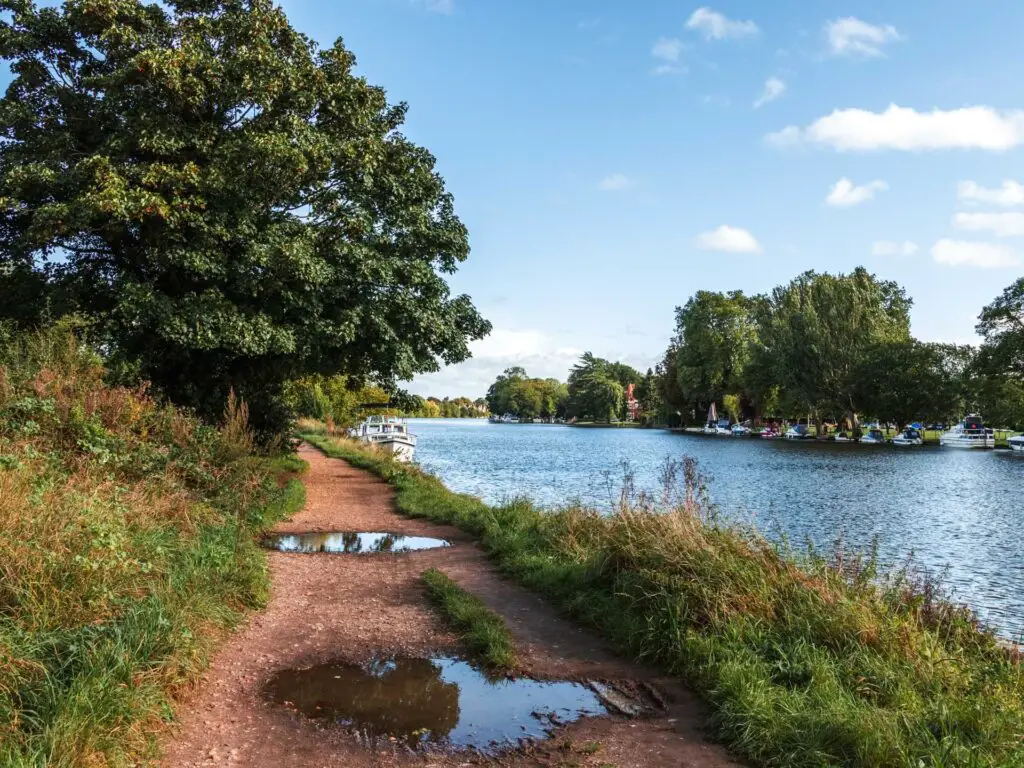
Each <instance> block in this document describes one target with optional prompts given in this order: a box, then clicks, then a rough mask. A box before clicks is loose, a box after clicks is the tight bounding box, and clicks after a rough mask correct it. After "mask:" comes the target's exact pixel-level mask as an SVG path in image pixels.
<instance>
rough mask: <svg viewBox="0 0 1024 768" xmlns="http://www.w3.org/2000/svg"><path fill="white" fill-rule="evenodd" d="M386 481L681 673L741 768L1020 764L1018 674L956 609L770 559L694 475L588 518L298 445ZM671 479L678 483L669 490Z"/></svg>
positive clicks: (835, 572) (357, 451)
mask: <svg viewBox="0 0 1024 768" xmlns="http://www.w3.org/2000/svg"><path fill="white" fill-rule="evenodd" d="M308 439H309V440H310V442H312V443H314V444H316V445H318V446H320V447H321V448H322V449H323V450H325V451H326V452H327V453H328V454H329V455H332V456H336V457H340V458H344V459H346V460H348V461H349V462H351V463H352V464H354V465H355V466H358V467H361V468H364V469H367V470H370V471H372V472H375V473H376V474H378V475H380V476H381V477H383V478H384V479H385V480H387V481H388V482H389V483H391V484H392V485H393V486H394V488H395V490H396V504H397V507H398V509H399V510H400V511H401V512H402V513H404V514H407V515H410V516H413V517H423V518H427V519H430V520H434V521H436V522H439V523H444V524H452V525H456V526H458V527H459V528H461V529H462V530H464V531H466V532H468V533H470V534H472V535H474V536H475V537H477V538H478V539H479V540H480V541H481V543H482V546H483V547H484V548H485V549H486V550H487V551H488V553H489V554H490V555H491V556H492V557H493V558H494V560H495V561H496V563H497V564H498V565H499V567H501V568H502V569H503V570H504V571H505V572H506V573H507V574H509V575H510V576H512V577H514V578H515V579H517V580H518V581H519V582H520V583H522V584H524V585H526V586H527V587H530V588H532V589H534V590H536V591H537V592H539V593H540V594H542V595H544V596H545V597H547V598H548V599H549V600H551V601H552V602H553V603H554V604H555V605H557V606H558V607H559V608H561V609H562V610H563V611H564V612H566V613H567V614H569V615H571V616H573V617H575V618H576V619H577V620H578V621H579V622H580V623H582V624H584V625H585V626H588V627H590V628H591V629H593V630H595V631H597V632H599V633H600V634H602V635H604V636H605V637H607V638H608V639H610V640H611V641H612V642H613V643H615V644H616V645H617V646H618V647H619V649H620V650H622V651H623V652H624V653H627V654H629V655H631V656H632V657H634V658H636V659H638V660H641V661H644V662H647V663H650V664H654V665H657V666H658V667H660V668H661V669H662V670H664V671H665V672H667V673H670V674H674V675H678V676H680V677H682V678H684V679H686V680H687V681H688V682H689V683H690V684H691V685H692V686H693V687H695V688H696V689H697V690H698V691H700V692H701V693H702V695H703V696H704V698H705V699H706V700H707V701H708V702H709V704H710V707H711V712H712V726H713V728H714V730H715V732H716V733H717V735H718V737H719V738H720V739H721V740H722V741H724V742H725V743H727V744H728V745H729V746H730V747H731V748H732V749H733V750H734V751H735V752H736V753H737V754H738V755H740V756H742V757H743V758H745V759H746V760H748V761H749V762H751V763H753V764H755V765H762V766H795V767H799V768H804V767H808V768H810V767H813V768H825V767H826V766H849V767H850V768H868V767H870V768H890V767H891V768H897V767H899V768H903V767H904V766H914V767H916V768H939V767H940V766H969V767H981V766H993V767H995V766H1000V767H1003V766H1021V765H1024V669H1022V665H1021V658H1020V654H1019V653H1017V652H1015V651H1008V650H1007V649H1006V648H1004V647H1002V646H1001V645H1000V644H999V642H998V641H997V638H996V637H995V636H994V635H993V634H992V633H991V632H989V631H986V630H985V629H984V628H982V627H981V626H979V624H978V623H977V621H976V620H975V619H974V617H973V615H972V614H971V613H970V612H969V611H967V610H966V609H963V608H958V607H955V606H953V605H950V604H949V603H947V602H944V601H943V600H942V599H941V597H940V595H939V593H938V592H937V591H936V589H935V586H934V585H933V584H929V583H927V582H923V581H919V580H916V579H915V578H913V577H912V575H910V574H907V573H897V574H891V575H888V576H886V575H882V574H879V573H877V572H876V570H875V567H874V564H873V563H872V562H871V561H870V559H865V558H860V557H854V556H850V555H849V554H845V555H844V553H842V552H835V553H833V554H832V555H830V556H829V557H827V558H826V557H822V556H819V555H814V554H806V555H799V554H796V553H793V552H788V551H783V550H781V549H779V548H777V547H775V546H773V545H771V544H770V543H768V542H767V541H765V540H764V539H763V538H761V537H760V536H759V535H757V534H756V533H755V532H752V531H748V530H743V529H738V528H734V527H730V526H728V525H726V524H724V523H721V522H720V521H719V520H718V518H717V517H716V516H715V515H714V512H713V510H712V509H711V508H710V506H709V505H708V504H707V500H706V496H705V494H704V493H703V492H702V488H701V481H700V477H699V473H698V472H697V471H696V468H695V467H694V466H693V464H692V463H689V462H687V463H684V464H682V465H669V466H667V467H666V476H667V478H666V479H667V482H666V494H665V496H664V497H663V498H661V499H659V500H657V503H654V502H652V501H651V500H650V499H645V498H642V497H639V498H638V497H635V496H633V495H632V494H629V493H626V494H624V496H623V499H622V502H621V503H620V505H619V506H618V508H617V509H616V510H615V511H614V512H613V513H612V514H609V515H602V514H599V513H597V512H595V511H592V510H587V509H584V508H580V507H569V508H565V509H562V510H559V511H555V512H542V511H540V510H538V509H537V508H536V507H534V506H533V505H531V504H530V503H529V502H527V501H525V500H518V501H514V502H511V503H508V504H506V505H503V506H499V507H491V506H488V505H486V504H484V503H483V502H482V501H480V500H479V499H476V498H473V497H470V496H465V495H460V494H455V493H452V492H450V491H449V490H448V489H446V488H445V487H444V485H443V484H442V483H441V482H440V481H439V480H438V479H437V478H435V477H432V476H430V475H428V474H426V473H424V472H422V471H420V470H419V469H417V468H416V467H410V466H403V465H399V464H396V463H395V462H392V461H391V460H389V459H388V458H387V457H385V456H383V455H380V454H377V453H375V452H371V451H367V450H364V449H362V448H361V447H360V446H358V445H357V444H355V443H353V442H351V441H345V440H333V439H330V438H325V437H323V436H316V435H310V436H309V437H308ZM673 475H674V480H675V481H677V482H673Z"/></svg>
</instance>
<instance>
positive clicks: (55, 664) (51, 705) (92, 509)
mask: <svg viewBox="0 0 1024 768" xmlns="http://www.w3.org/2000/svg"><path fill="white" fill-rule="evenodd" d="M4 341H5V342H6V343H4V344H0V553H2V556H0V766H4V767H5V768H7V766H11V767H12V768H13V767H14V766H26V767H27V766H34V767H38V766H44V765H46V766H67V767H69V768H70V767H72V766H75V767H77V766H89V767H90V768H92V767H93V766H128V765H138V764H140V762H141V761H142V760H143V759H145V758H147V757H152V756H153V755H154V753H155V734H156V733H157V732H158V731H160V730H161V729H162V727H163V723H164V721H166V720H167V719H169V718H170V717H171V716H172V708H171V705H172V696H173V693H174V692H175V691H177V690H179V689H181V688H182V687H183V686H186V685H188V684H190V682H192V681H193V680H195V678H196V677H197V675H198V672H199V671H200V670H201V669H202V667H203V666H204V665H205V663H206V661H207V659H208V658H209V656H210V654H211V653H212V651H213V649H214V647H215V646H216V644H217V642H218V640H220V639H221V638H222V637H223V636H224V635H225V633H226V632H227V631H228V630H229V629H230V628H231V627H233V626H234V625H235V624H237V622H238V621H239V620H240V619H241V618H242V617H243V615H244V613H245V611H246V610H248V609H252V608H256V607H258V606H260V605H262V604H263V602H264V601H265V600H266V598H267V596H268V593H269V580H268V573H267V567H266V558H265V556H264V554H263V552H262V551H261V550H260V549H259V548H258V547H257V545H256V543H255V535H256V533H257V532H258V531H259V530H260V529H261V528H262V527H264V526H266V525H270V524H272V523H273V522H274V521H276V520H278V519H280V518H281V517H282V516H285V515H287V514H290V513H291V512H293V511H295V510H297V509H299V508H300V507H301V506H302V503H303V501H304V489H303V486H302V485H301V483H299V482H298V481H297V480H295V479H294V477H293V475H294V474H295V473H296V472H298V471H300V470H301V469H302V463H297V460H296V459H294V458H287V457H283V458H281V459H276V460H274V459H268V458H258V457H253V456H250V455H248V453H249V450H250V448H251V446H250V445H248V437H247V426H246V425H245V424H244V423H243V422H242V420H241V418H240V416H241V414H240V412H236V413H234V414H233V415H232V416H231V417H230V418H228V419H227V420H226V425H225V427H223V428H222V429H219V430H218V429H215V428H212V427H208V426H204V425H202V424H200V423H199V422H198V421H196V420H195V419H193V418H191V417H190V416H188V415H186V414H183V413H181V412H179V411H176V410H174V409H172V408H169V407H166V406H163V405H160V404H159V403H157V402H155V401H154V400H152V399H151V398H149V397H148V396H147V394H146V393H145V391H144V390H126V389H120V388H115V387H108V386H107V385H106V384H105V383H104V381H103V371H102V369H101V368H100V367H99V365H98V364H97V361H96V360H95V358H93V357H92V356H91V355H90V354H89V353H88V352H86V351H84V350H83V349H81V348H79V347H78V345H77V344H76V342H75V341H74V339H73V338H72V337H71V336H70V335H69V334H66V333H61V332H58V331H52V332H48V333H44V334H39V335H29V336H22V337H17V338H14V339H11V338H8V339H5V340H4Z"/></svg>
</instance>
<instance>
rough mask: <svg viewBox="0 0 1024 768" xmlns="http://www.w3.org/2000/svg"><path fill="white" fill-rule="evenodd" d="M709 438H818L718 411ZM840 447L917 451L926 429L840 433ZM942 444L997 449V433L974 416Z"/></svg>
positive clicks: (801, 429)
mask: <svg viewBox="0 0 1024 768" xmlns="http://www.w3.org/2000/svg"><path fill="white" fill-rule="evenodd" d="M702 431H703V432H704V434H707V435H719V436H725V437H759V438H761V439H762V440H813V439H815V438H814V436H813V435H812V434H811V433H810V432H809V430H808V428H807V426H806V425H804V424H797V425H795V426H792V427H789V428H788V429H787V430H786V431H785V432H783V431H782V430H781V429H779V428H777V427H775V426H767V427H764V428H763V429H761V430H760V431H755V430H754V429H752V428H751V427H750V426H748V425H746V424H730V423H729V420H728V419H718V418H717V417H716V413H715V407H714V406H712V407H711V409H710V410H709V412H708V423H707V425H706V426H705V427H704V429H703V430H702ZM827 439H829V440H831V441H833V442H836V443H860V444H862V445H885V444H890V445H895V446H900V447H913V446H919V445H924V428H923V427H922V426H921V425H920V424H912V425H910V426H909V427H907V428H906V429H904V430H903V431H902V432H900V433H899V434H898V435H896V436H895V437H893V438H892V439H890V438H888V437H886V435H885V433H884V432H883V431H882V430H881V428H880V427H878V426H877V425H876V426H870V425H869V426H867V427H865V428H864V429H863V430H862V433H861V435H860V436H859V437H854V435H853V434H851V433H849V432H845V431H839V432H836V433H835V434H834V435H832V436H830V437H829V438H827ZM939 444H940V445H943V446H946V447H949V448H995V447H996V437H995V432H994V431H993V430H992V429H990V428H989V427H986V426H985V425H984V424H983V423H982V420H981V417H980V416H978V415H976V414H971V415H970V416H968V417H967V418H965V419H964V420H963V421H961V422H960V423H959V424H957V425H956V426H954V427H952V428H951V429H948V430H944V431H943V432H942V434H941V435H940V436H939ZM1007 445H1008V446H1009V448H1010V449H1011V450H1013V451H1014V452H1017V453H1021V454H1024V435H1018V436H1016V437H1011V438H1009V439H1008V440H1007Z"/></svg>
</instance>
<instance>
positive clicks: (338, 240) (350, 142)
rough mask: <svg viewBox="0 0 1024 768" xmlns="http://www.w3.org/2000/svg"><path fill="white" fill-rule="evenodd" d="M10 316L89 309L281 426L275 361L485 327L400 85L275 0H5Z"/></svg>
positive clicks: (385, 361)
mask: <svg viewBox="0 0 1024 768" xmlns="http://www.w3.org/2000/svg"><path fill="white" fill-rule="evenodd" d="M0 8H2V9H4V10H5V11H6V13H5V14H4V20H3V21H2V22H0V56H3V58H5V59H8V60H10V61H11V62H12V63H11V67H12V72H13V75H14V78H13V81H12V83H11V85H10V86H9V88H8V90H7V94H6V96H5V97H4V98H3V100H2V101H0V129H2V132H3V137H4V141H3V142H2V143H0V313H2V314H3V315H5V316H8V317H12V318H14V319H15V320H17V321H18V322H19V323H21V324H33V323H37V322H38V321H39V320H40V319H43V318H46V317H58V316H63V315H64V314H66V313H68V312H77V313H80V314H81V315H83V316H85V317H86V318H88V319H89V320H90V321H91V323H92V327H93V333H94V335H95V337H96V341H97V343H98V345H99V347H100V348H102V349H103V350H104V352H105V354H106V355H107V356H109V357H110V364H111V366H112V367H114V368H116V369H117V370H124V371H130V372H131V374H132V375H135V376H138V377H140V378H141V379H144V380H149V381H151V382H152V383H153V384H154V386H156V387H157V388H158V389H159V390H160V391H162V392H164V393H166V394H168V395H169V396H171V397H172V398H173V400H174V401H175V402H177V403H180V404H185V405H189V406H193V407H195V408H196V409H198V411H199V412H200V413H201V414H202V415H204V416H206V417H207V418H210V419H214V418H216V417H218V416H219V415H220V412H221V410H222V408H223V406H224V402H225V400H226V399H227V395H228V392H229V391H230V390H231V389H232V388H233V389H234V391H235V392H236V393H237V394H238V395H239V396H240V397H241V398H243V399H245V400H246V401H247V402H248V403H249V405H250V407H251V408H252V414H253V419H254V421H255V422H256V425H257V426H258V427H259V430H260V431H261V432H262V433H263V434H264V435H265V436H269V435H271V434H272V433H274V432H275V431H277V430H280V429H281V427H282V426H283V425H284V424H285V423H286V422H287V420H288V417H289V414H288V412H287V409H286V408H285V407H284V404H283V402H282V387H283V386H284V384H285V382H287V381H289V380H292V379H296V378H300V377H302V376H306V375H311V374H317V373H320V374H327V375H330V374H334V373H339V372H341V373H345V374H347V375H349V376H353V377H356V378H358V379H374V380H377V381H380V382H390V381H392V380H394V379H406V378H410V377H411V376H412V375H413V374H416V373H419V372H425V371H433V370H437V369H438V366H439V363H448V364H450V363H455V362H459V361H462V360H464V359H466V358H467V357H468V356H469V349H468V342H469V341H470V340H472V339H477V338H480V337H481V336H483V335H484V334H486V333H487V332H488V330H489V328H490V326H489V324H488V323H487V322H486V321H484V320H483V319H482V318H481V317H480V316H479V314H478V313H477V311H476V309H475V308H474V307H473V305H472V303H471V302H470V299H469V298H468V297H466V296H459V297H455V298H453V297H451V296H450V295H449V290H448V286H447V284H446V282H445V279H444V277H443V276H444V275H445V274H449V273H452V272H454V271H455V270H456V269H457V267H458V265H459V263H460V262H462V261H463V260H464V259H465V258H466V257H467V255H468V252H469V246H468V240H467V234H466V230H465V227H463V225H462V223H461V222H460V221H459V219H458V218H457V217H456V215H455V213H454V208H453V203H452V198H451V196H450V195H449V194H448V193H447V192H446V191H445V188H444V183H443V181H442V179H441V177H440V176H439V175H438V174H437V173H436V171H435V169H434V158H433V157H432V156H431V155H430V154H429V153H428V152H427V151H426V150H424V149H423V148H421V147H418V146H416V145H415V144H413V143H411V142H410V141H408V140H407V139H406V138H405V137H404V136H403V135H402V134H401V132H400V130H401V126H402V123H403V121H404V119H405V113H406V108H405V105H397V106H394V105H391V104H389V103H388V101H387V99H386V96H385V94H384V91H383V90H382V89H380V88H377V87H374V86H371V85H370V84H368V83H367V82H366V81H365V80H363V79H362V78H360V77H358V76H356V75H355V74H354V72H353V70H354V67H355V59H354V57H353V55H352V54H351V53H350V52H349V51H348V50H347V49H346V48H345V47H344V46H343V45H342V43H341V42H340V41H339V42H337V43H335V44H334V45H332V46H331V47H329V48H325V49H320V48H318V47H317V45H316V44H315V43H313V42H312V41H311V40H309V39H308V38H307V37H305V36H304V35H302V34H300V33H298V32H297V31H296V30H294V29H293V28H292V27H291V26H290V25H289V23H288V20H287V18H286V17H285V15H284V12H283V11H282V10H281V9H280V8H279V7H276V6H274V5H273V4H272V3H271V2H270V1H269V0H210V1H209V2H200V3H196V2H193V0H169V2H165V3H161V4H144V3H143V2H141V1H140V0H66V2H64V4H63V5H61V6H59V7H56V8H53V7H47V8H39V7H37V6H35V5H34V4H33V3H31V2H29V0H2V2H0Z"/></svg>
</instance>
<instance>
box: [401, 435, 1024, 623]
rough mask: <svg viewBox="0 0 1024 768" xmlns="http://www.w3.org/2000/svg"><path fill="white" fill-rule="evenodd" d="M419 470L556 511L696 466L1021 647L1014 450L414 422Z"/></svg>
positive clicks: (487, 495) (745, 500)
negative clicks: (908, 570) (928, 585)
mask: <svg viewBox="0 0 1024 768" xmlns="http://www.w3.org/2000/svg"><path fill="white" fill-rule="evenodd" d="M412 431H413V432H414V433H416V434H417V435H418V436H419V442H418V444H417V447H416V460H417V461H418V462H419V463H420V464H421V465H422V466H423V467H424V468H425V469H427V470H429V471H431V472H433V473H434V474H436V475H438V476H439V477H440V478H441V479H442V480H443V481H444V482H445V484H446V485H447V486H448V487H449V488H451V489H452V490H455V491H460V492H463V493H471V494H474V495H476V496H480V497H481V498H483V499H484V500H485V501H488V502H492V503H494V502H500V501H502V500H505V499H508V498H510V497H512V496H516V495H525V496H528V497H530V498H531V499H532V500H533V501H535V502H536V503H538V504H540V505H542V506H546V507H556V506H559V505H562V504H565V503H567V502H568V501H570V500H572V499H579V500H581V501H583V502H585V503H588V504H591V505H595V506H600V507H608V506H610V504H611V501H612V500H613V499H616V498H617V497H618V489H619V488H620V487H621V484H622V477H623V468H622V467H623V462H628V463H629V464H630V465H631V467H632V470H633V473H634V476H635V481H634V482H635V484H636V486H637V487H638V488H640V489H645V490H651V491H656V490H657V489H658V488H659V487H660V480H659V478H660V470H661V468H662V467H663V465H664V463H665V460H666V459H668V458H674V459H680V458H682V457H683V456H690V457H693V458H695V459H697V460H698V462H699V466H700V468H701V470H702V471H703V472H704V473H706V474H707V475H708V476H709V477H710V483H709V493H710V496H711V499H712V501H713V502H714V503H715V504H716V505H718V506H719V507H720V508H721V510H722V511H723V513H725V514H727V515H729V516H734V517H738V518H740V519H742V520H745V521H748V522H753V523H754V524H755V525H756V526H757V527H758V528H759V529H761V530H762V531H763V532H764V533H765V534H767V535H768V536H769V537H771V538H774V539H778V538H779V537H780V536H786V537H788V538H789V540H790V541H791V542H793V543H794V544H800V543H802V542H805V541H807V540H810V541H811V542H813V543H814V544H815V545H816V546H819V547H825V548H829V547H831V546H832V545H833V544H834V543H835V542H836V540H837V539H838V538H840V537H842V538H843V540H844V542H845V546H847V547H850V548H856V549H861V550H867V549H868V548H870V546H871V545H872V542H873V541H877V544H878V548H879V554H880V557H881V559H882V561H883V563H885V564H887V565H890V566H893V565H894V566H897V567H898V566H902V565H903V564H905V562H906V560H907V558H908V556H910V555H911V554H912V555H913V562H914V563H915V565H916V567H918V568H920V569H924V570H927V571H928V572H929V573H931V574H932V575H938V576H940V577H941V579H942V581H943V582H944V583H945V584H946V585H947V587H948V588H950V589H951V591H952V596H953V598H954V599H955V600H957V601H958V602H964V603H967V604H969V605H971V606H972V607H973V608H974V609H975V610H976V611H977V612H978V613H979V615H980V616H981V617H982V618H983V619H984V620H985V621H986V622H988V623H990V624H991V625H993V626H995V627H997V628H998V630H999V631H1000V633H1001V634H1003V635H1005V636H1007V637H1012V638H1019V637H1021V636H1024V457H1021V456H1015V455H1012V454H1010V453H1009V452H1008V451H969V450H968V451H965V450H956V449H952V448H939V447H934V448H933V447H922V448H894V447H890V446H868V445H843V444H839V445H836V444H833V445H829V444H819V443H814V442H789V441H781V440H779V441H767V440H758V439H752V438H746V439H745V438H728V437H721V438H716V437H703V436H695V435H682V434H677V433H670V432H667V431H663V430H647V429H588V428H578V427H567V426H559V425H547V424H507V425H502V424H489V423H487V422H486V421H483V420H478V419H451V420H447V419H433V420H431V419H415V420H413V423H412Z"/></svg>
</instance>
